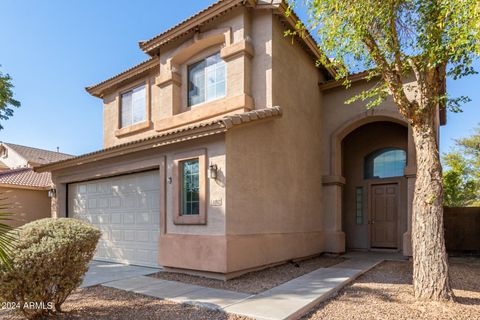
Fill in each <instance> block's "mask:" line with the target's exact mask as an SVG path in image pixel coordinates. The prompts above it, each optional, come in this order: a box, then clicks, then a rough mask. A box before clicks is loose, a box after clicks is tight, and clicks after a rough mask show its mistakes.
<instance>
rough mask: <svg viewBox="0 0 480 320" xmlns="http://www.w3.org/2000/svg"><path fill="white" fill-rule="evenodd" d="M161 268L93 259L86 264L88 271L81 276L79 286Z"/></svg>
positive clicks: (150, 272)
mask: <svg viewBox="0 0 480 320" xmlns="http://www.w3.org/2000/svg"><path fill="white" fill-rule="evenodd" d="M160 270H161V269H156V268H147V267H139V266H131V265H126V264H122V263H112V262H103V261H97V260H93V261H91V262H90V264H89V266H88V271H87V273H86V274H85V277H84V278H83V282H82V284H81V285H80V288H86V287H90V286H95V285H97V284H102V283H105V282H110V281H115V280H120V279H127V278H133V277H138V276H141V275H146V274H152V273H156V272H158V271H160Z"/></svg>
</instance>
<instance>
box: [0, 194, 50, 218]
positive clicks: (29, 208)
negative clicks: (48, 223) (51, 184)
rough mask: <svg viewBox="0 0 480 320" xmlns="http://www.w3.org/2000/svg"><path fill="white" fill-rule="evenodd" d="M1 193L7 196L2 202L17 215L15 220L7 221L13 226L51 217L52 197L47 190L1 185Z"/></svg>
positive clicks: (4, 196) (2, 195) (3, 196)
mask: <svg viewBox="0 0 480 320" xmlns="http://www.w3.org/2000/svg"><path fill="white" fill-rule="evenodd" d="M0 195H1V197H2V198H6V200H5V201H3V202H2V204H6V205H7V206H8V207H9V210H8V212H12V213H14V214H15V215H14V216H12V217H11V219H13V221H7V224H8V225H10V226H12V227H19V226H21V225H24V224H25V223H28V222H31V221H34V220H38V219H43V218H47V217H50V198H49V197H48V191H47V190H29V189H17V188H4V187H0Z"/></svg>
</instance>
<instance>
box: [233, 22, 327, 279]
mask: <svg viewBox="0 0 480 320" xmlns="http://www.w3.org/2000/svg"><path fill="white" fill-rule="evenodd" d="M255 19H259V20H258V21H256V20H255ZM256 28H258V29H256ZM265 30H267V32H268V30H272V41H271V49H270V44H269V43H267V44H265V43H264V44H259V46H258V47H255V57H254V58H253V64H254V65H255V64H256V59H257V57H260V59H261V60H260V62H259V63H258V66H259V68H260V71H258V73H256V75H257V76H258V79H255V80H253V81H254V82H255V81H258V82H262V81H265V80H264V79H266V78H267V79H270V77H271V79H272V80H271V86H272V91H268V86H269V84H268V81H269V80H267V87H264V88H262V91H263V90H267V91H266V96H265V97H264V101H265V103H266V104H267V105H268V104H269V102H268V101H271V103H272V104H273V105H279V106H281V107H282V110H283V115H282V117H281V118H279V119H275V120H272V121H268V122H265V123H258V124H251V125H246V126H243V127H240V128H238V129H233V130H231V131H229V132H227V136H226V148H227V168H228V172H229V175H228V177H227V184H228V188H227V236H228V244H227V249H228V251H227V254H228V269H229V271H230V272H234V271H237V270H242V269H248V268H253V267H258V266H261V265H267V264H270V263H275V262H279V261H284V260H287V259H294V258H299V257H304V256H308V255H313V254H316V253H320V252H322V250H323V237H322V214H321V154H322V152H323V149H322V145H321V125H320V124H321V118H320V117H321V109H320V95H321V93H320V91H319V90H318V86H317V83H318V82H319V81H320V80H321V74H320V71H319V70H318V69H317V68H316V67H315V64H314V59H313V58H312V57H310V56H309V55H307V54H306V53H305V51H304V50H303V49H302V48H300V47H299V45H297V44H294V45H292V44H291V42H290V39H287V38H284V37H283V30H284V27H283V26H282V25H281V24H280V22H279V20H278V19H277V18H276V17H274V16H272V15H269V16H266V15H262V14H259V15H257V16H255V18H254V20H253V34H254V35H256V34H258V33H262V32H265ZM267 42H268V41H267ZM270 50H271V53H270ZM269 58H270V59H271V60H270V61H268V60H269ZM260 65H262V66H264V67H263V69H262V67H261V66H260ZM270 66H271V70H270ZM269 72H271V75H270V74H269ZM259 94H261V93H260V91H259Z"/></svg>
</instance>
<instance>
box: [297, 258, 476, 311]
mask: <svg viewBox="0 0 480 320" xmlns="http://www.w3.org/2000/svg"><path fill="white" fill-rule="evenodd" d="M450 276H451V284H452V287H453V289H454V293H455V296H456V302H455V303H431V302H430V303H428V302H417V301H415V298H414V296H413V287H412V264H411V262H408V261H405V262H384V263H382V264H380V265H379V266H377V267H376V268H374V269H373V270H372V271H370V272H368V273H366V274H365V275H363V276H361V277H360V278H358V279H357V280H356V281H355V282H354V283H353V284H351V285H349V286H347V287H345V288H344V289H343V290H341V291H340V292H339V294H338V295H337V297H334V298H332V299H330V300H327V301H325V302H323V303H321V304H319V305H318V306H316V307H315V308H313V310H312V311H311V312H310V313H308V314H307V315H306V316H304V317H303V319H304V320H305V319H309V320H317V319H329V320H330V319H349V320H350V319H362V320H366V319H382V320H383V319H395V320H397V319H428V320H432V319H469V320H473V319H480V258H451V259H450Z"/></svg>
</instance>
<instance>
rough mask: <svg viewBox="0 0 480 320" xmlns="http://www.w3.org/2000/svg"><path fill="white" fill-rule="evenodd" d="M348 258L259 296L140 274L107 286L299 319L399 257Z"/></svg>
mask: <svg viewBox="0 0 480 320" xmlns="http://www.w3.org/2000/svg"><path fill="white" fill-rule="evenodd" d="M345 257H347V258H349V259H348V260H346V261H344V262H342V263H339V264H336V265H334V266H332V267H330V268H320V269H317V270H315V271H313V272H310V273H307V274H305V275H303V276H301V277H298V278H296V279H293V280H290V281H288V282H285V283H284V284H281V285H279V286H277V287H275V288H272V289H270V290H267V291H264V292H262V293H259V294H256V295H249V294H245V293H239V292H233V291H227V290H220V289H212V288H206V287H202V286H197V285H191V284H185V283H181V282H176V281H167V280H161V279H155V278H152V277H146V276H138V277H134V278H129V279H124V280H119V281H113V282H109V283H105V284H103V285H104V286H107V287H111V288H116V289H121V290H127V291H133V292H135V293H140V294H144V295H148V296H152V297H156V298H160V299H166V300H171V301H174V302H177V303H188V304H194V305H198V306H201V307H206V308H211V309H218V310H223V311H225V312H227V313H234V314H238V315H243V316H247V317H251V318H254V319H260V320H267V319H268V320H277V319H278V320H279V319H297V318H299V317H300V316H302V315H303V314H304V313H305V312H307V311H308V310H309V309H310V308H312V307H313V306H314V305H316V304H317V303H319V302H321V301H324V300H326V299H328V298H330V297H331V296H333V295H335V294H336V293H337V292H338V290H340V289H341V288H343V287H344V286H345V285H346V284H348V283H350V282H351V281H353V280H354V279H356V278H357V277H358V276H360V275H361V274H363V273H365V272H367V271H368V270H370V269H371V268H373V267H375V266H376V265H377V264H379V263H380V262H382V261H383V260H390V259H395V258H396V256H394V255H393V256H386V255H382V254H365V253H352V254H347V255H346V256H345Z"/></svg>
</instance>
